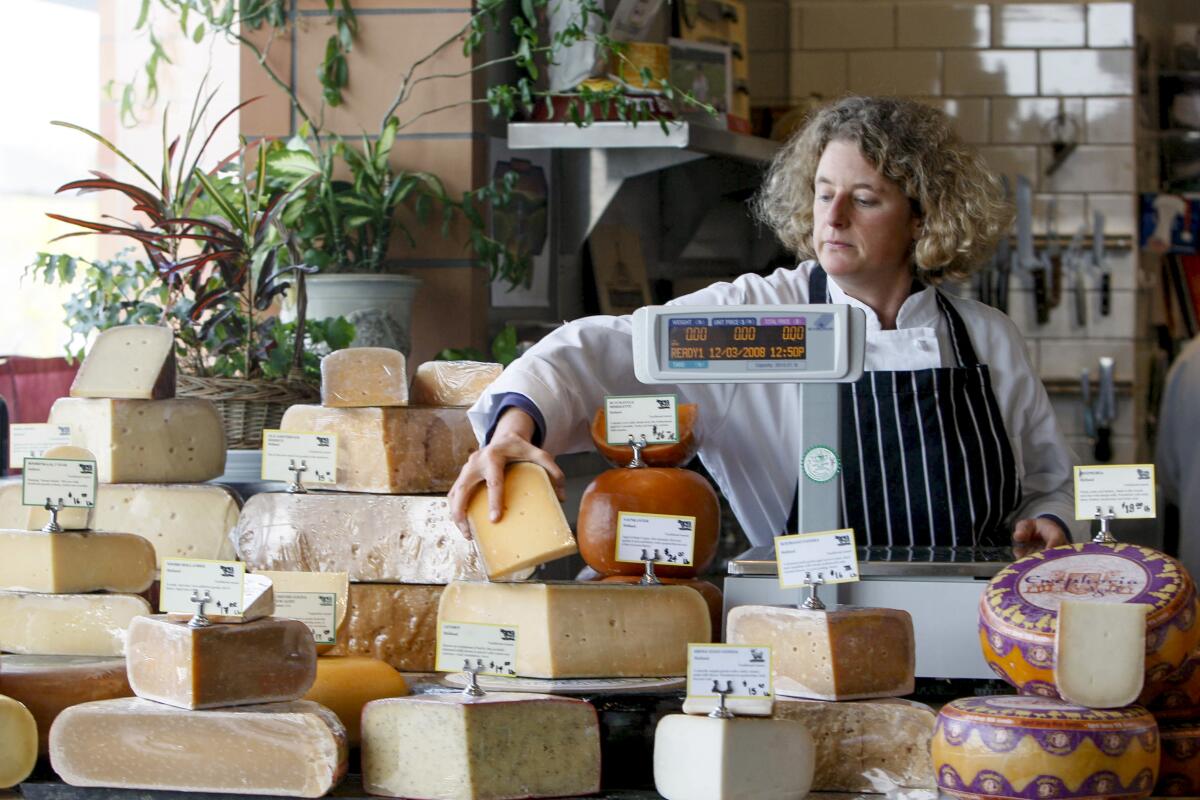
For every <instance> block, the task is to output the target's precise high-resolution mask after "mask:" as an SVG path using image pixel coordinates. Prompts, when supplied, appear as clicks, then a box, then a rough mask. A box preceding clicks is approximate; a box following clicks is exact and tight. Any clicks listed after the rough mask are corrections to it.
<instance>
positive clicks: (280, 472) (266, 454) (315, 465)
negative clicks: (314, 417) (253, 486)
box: [262, 430, 338, 484]
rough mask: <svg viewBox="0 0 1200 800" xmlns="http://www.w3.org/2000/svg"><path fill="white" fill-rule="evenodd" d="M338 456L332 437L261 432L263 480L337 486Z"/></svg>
mask: <svg viewBox="0 0 1200 800" xmlns="http://www.w3.org/2000/svg"><path fill="white" fill-rule="evenodd" d="M337 453H338V442H337V436H336V435H334V434H329V433H297V432H293V431H274V430H263V459H262V479H263V480H264V481H283V482H285V483H291V482H292V481H295V480H298V482H299V483H301V484H333V483H337Z"/></svg>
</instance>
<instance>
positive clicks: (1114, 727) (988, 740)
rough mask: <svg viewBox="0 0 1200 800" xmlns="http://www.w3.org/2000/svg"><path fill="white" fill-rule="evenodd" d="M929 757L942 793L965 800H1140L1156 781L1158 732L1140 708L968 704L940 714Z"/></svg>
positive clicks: (1036, 702)
mask: <svg viewBox="0 0 1200 800" xmlns="http://www.w3.org/2000/svg"><path fill="white" fill-rule="evenodd" d="M932 753H933V765H934V770H935V772H936V774H937V781H938V788H940V789H941V790H942V791H943V792H945V793H946V794H949V795H952V796H954V797H960V798H963V799H964V800H983V799H984V798H1039V797H1055V798H1062V800H1077V798H1080V799H1081V798H1089V800H1090V798H1140V797H1148V796H1149V795H1150V791H1151V790H1152V789H1153V788H1154V781H1155V778H1156V776H1157V774H1158V763H1159V742H1158V726H1157V725H1156V724H1155V722H1154V718H1153V717H1152V716H1150V713H1149V712H1148V711H1146V709H1144V708H1142V707H1141V706H1130V707H1128V708H1122V709H1110V710H1099V709H1091V708H1084V707H1083V706H1076V705H1072V704H1070V703H1064V702H1062V701H1061V700H1054V699H1051V698H1045V697H1011V696H999V697H969V698H966V699H963V700H955V701H954V702H952V703H949V704H947V705H946V706H944V707H943V708H942V710H941V712H940V713H939V714H938V722H937V730H936V731H935V733H934V736H933V746H932Z"/></svg>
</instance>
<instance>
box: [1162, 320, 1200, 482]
mask: <svg viewBox="0 0 1200 800" xmlns="http://www.w3.org/2000/svg"><path fill="white" fill-rule="evenodd" d="M1198 423H1200V339H1193V340H1192V342H1191V343H1189V344H1188V346H1187V347H1185V348H1184V350H1183V352H1182V353H1180V354H1179V357H1178V358H1177V359H1175V363H1174V364H1173V365H1172V366H1171V370H1170V372H1168V373H1167V383H1166V388H1164V389H1163V399H1162V409H1161V411H1160V412H1159V415H1158V441H1157V442H1156V444H1155V450H1154V464H1155V467H1156V468H1157V469H1156V477H1157V478H1158V482H1159V484H1160V485H1161V486H1162V490H1163V496H1164V497H1165V498H1166V500H1167V501H1168V502H1170V503H1173V504H1175V505H1179V504H1180V486H1181V485H1182V484H1183V483H1184V481H1183V476H1184V473H1185V472H1186V471H1187V459H1189V458H1194V457H1195V456H1194V455H1193V454H1194V453H1195V452H1196V428H1197V424H1198Z"/></svg>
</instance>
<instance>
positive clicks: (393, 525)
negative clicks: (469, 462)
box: [233, 492, 528, 584]
mask: <svg viewBox="0 0 1200 800" xmlns="http://www.w3.org/2000/svg"><path fill="white" fill-rule="evenodd" d="M233 537H234V540H235V541H236V542H237V551H238V556H239V558H241V560H242V561H245V562H246V565H247V567H249V568H250V569H254V570H279V571H283V572H345V573H347V574H349V576H350V580H351V581H352V582H378V583H420V584H434V583H449V582H450V581H454V580H484V579H485V577H486V576H485V574H484V572H483V566H482V565H481V564H480V561H479V554H478V552H477V551H476V549H475V545H474V543H472V542H470V541H468V540H467V539H466V537H464V536H463V535H462V533H461V532H460V531H459V530H458V528H457V527H455V525H454V523H453V522H451V520H450V505H449V503H448V501H447V500H446V498H445V497H415V496H406V495H394V496H392V495H379V496H364V495H347V494H322V493H320V492H308V493H305V494H287V493H274V492H272V493H264V494H256V495H254V496H253V497H251V498H250V499H249V500H248V501H246V507H245V508H244V509H243V510H242V516H241V519H239V520H238V523H237V527H236V529H235V530H234V534H233ZM526 574H528V573H526Z"/></svg>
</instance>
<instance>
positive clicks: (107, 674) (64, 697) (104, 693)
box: [0, 654, 133, 755]
mask: <svg viewBox="0 0 1200 800" xmlns="http://www.w3.org/2000/svg"><path fill="white" fill-rule="evenodd" d="M0 660H2V661H3V664H0V694H3V695H7V696H9V697H11V698H13V699H14V700H19V701H21V702H22V703H24V704H25V707H26V708H28V709H29V711H30V713H32V714H33V718H34V719H35V720H36V721H37V731H38V752H39V753H40V754H42V755H45V754H46V753H47V752H49V750H48V744H49V741H50V725H51V724H52V723H53V722H54V720H55V719H57V718H58V715H59V714H61V713H62V712H63V711H64V710H65V709H68V708H70V707H71V706H77V705H79V704H80V703H90V702H91V701H93V700H113V699H116V698H118V697H132V696H133V690H132V689H130V688H129V678H128V676H127V674H126V672H125V659H123V658H121V657H120V656H108V657H99V656H22V655H12V654H5V655H4V656H0Z"/></svg>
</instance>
